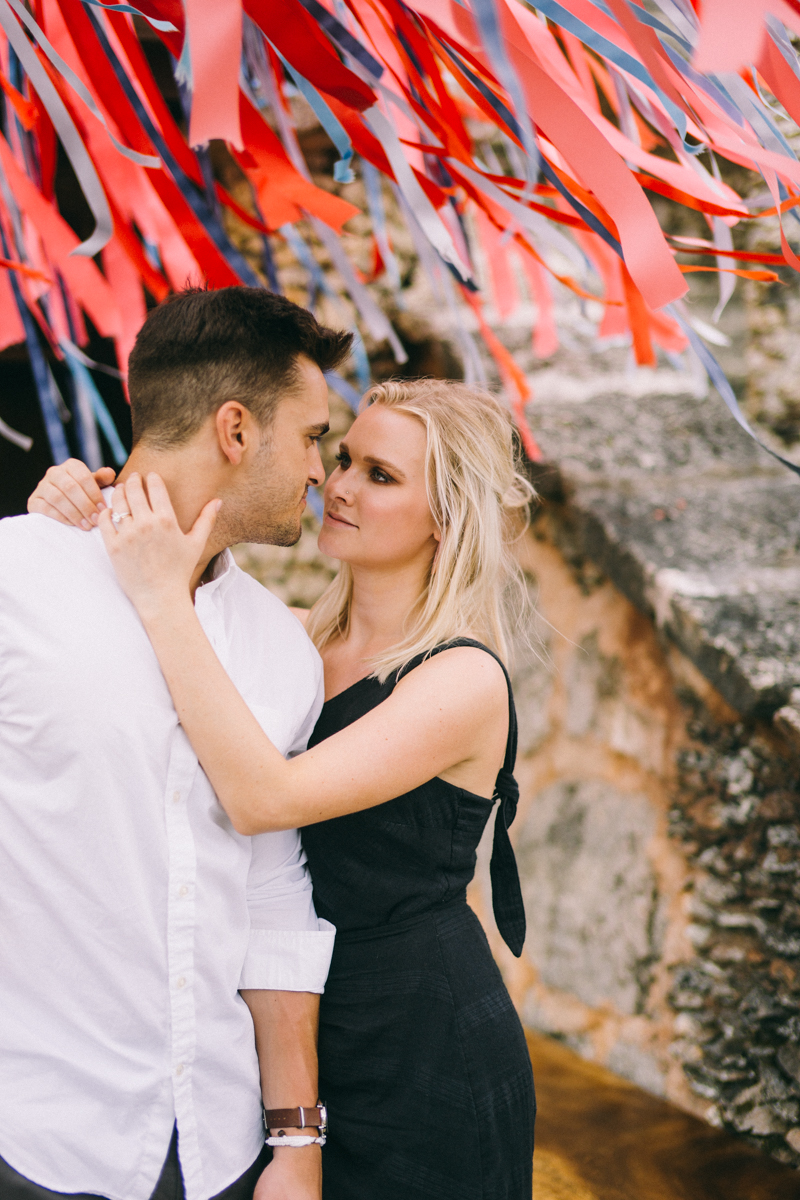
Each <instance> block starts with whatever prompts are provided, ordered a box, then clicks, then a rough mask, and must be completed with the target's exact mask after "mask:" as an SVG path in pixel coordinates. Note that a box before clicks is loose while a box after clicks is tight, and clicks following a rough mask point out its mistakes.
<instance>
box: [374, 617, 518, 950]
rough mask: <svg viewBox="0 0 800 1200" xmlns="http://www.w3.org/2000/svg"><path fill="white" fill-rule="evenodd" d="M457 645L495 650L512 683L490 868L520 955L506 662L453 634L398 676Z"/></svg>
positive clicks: (508, 938) (503, 919)
mask: <svg viewBox="0 0 800 1200" xmlns="http://www.w3.org/2000/svg"><path fill="white" fill-rule="evenodd" d="M457 646H474V647H475V649H477V650H485V652H486V653H487V654H491V656H492V658H494V659H495V660H496V661H497V662H498V663H499V664H500V666H501V667H502V669H503V674H504V675H505V677H506V684H507V686H508V739H507V741H506V756H505V759H504V761H503V765H502V767H501V768H500V770H499V772H498V775H497V780H496V782H495V785H494V794H495V796H496V797H497V799H498V801H499V803H498V805H497V814H496V816H495V821H494V840H493V843H492V861H491V864H490V868H489V870H490V875H491V880H492V909H493V910H494V919H495V921H496V923H497V928H498V930H499V931H500V934H501V936H502V938H503V941H504V942H505V943H506V945H507V946H508V948H509V950H510V951H511V953H512V954H513V955H514V956H515V957H516V958H519V956H520V954H522V946H523V943H524V941H525V905H524V904H523V901H522V888H521V886H520V881H519V871H518V869H517V860H516V858H515V856H514V849H513V847H512V845H511V840H510V838H509V836H508V830H509V828H510V826H511V823H512V821H513V820H514V817H515V816H516V815H517V805H518V803H519V785H518V784H517V781H516V779H515V778H514V764H515V762H516V758H517V710H516V707H515V705H514V693H513V691H512V688H511V679H510V676H509V674H508V671H507V669H506V665H505V663H504V662H503V660H502V659H501V658H500V657H499V655H497V654H495V652H494V650H490V649H489V647H488V646H484V644H483V643H482V642H476V641H473V640H472V639H471V638H453V640H452V641H449V642H442V644H441V645H439V646H435V647H434V648H433V650H430V651H428V652H427V653H425V654H418V655H417V656H416V657H415V658H412V659H411V661H410V662H408V663H406V665H405V666H404V667H401V668H400V670H399V671H398V673H397V679H398V680H399V679H401V678H402V676H403V675H406V674H407V673H408V672H409V671H413V669H414V668H415V667H418V666H420V664H421V663H423V662H425V660H426V659H427V658H430V657H432V655H434V654H441V652H442V651H443V650H454V649H455V648H456V647H457Z"/></svg>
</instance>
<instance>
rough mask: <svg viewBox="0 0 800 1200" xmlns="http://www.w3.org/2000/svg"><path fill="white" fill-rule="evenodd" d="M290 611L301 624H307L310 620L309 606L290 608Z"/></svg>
mask: <svg viewBox="0 0 800 1200" xmlns="http://www.w3.org/2000/svg"><path fill="white" fill-rule="evenodd" d="M289 612H290V613H294V615H295V616H296V617H297V619H298V621H299V622H300V624H301V625H303V626H305V624H306V622H307V621H308V614H309V609H307V608H290V609H289Z"/></svg>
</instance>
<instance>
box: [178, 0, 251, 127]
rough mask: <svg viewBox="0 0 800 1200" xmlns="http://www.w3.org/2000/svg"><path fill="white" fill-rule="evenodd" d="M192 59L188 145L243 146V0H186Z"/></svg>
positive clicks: (187, 34)
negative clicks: (219, 140) (215, 142)
mask: <svg viewBox="0 0 800 1200" xmlns="http://www.w3.org/2000/svg"><path fill="white" fill-rule="evenodd" d="M184 4H185V6H186V34H185V37H186V39H187V41H188V43H189V54H190V58H191V64H192V67H191V72H192V74H191V78H192V82H191V87H192V116H191V120H190V122H189V145H190V146H204V145H206V143H208V142H209V141H211V139H212V138H222V139H224V140H225V141H226V142H229V143H230V144H231V145H232V146H235V147H236V149H237V150H243V149H244V144H243V142H242V131H241V128H240V125H239V65H240V62H241V57H242V0H184Z"/></svg>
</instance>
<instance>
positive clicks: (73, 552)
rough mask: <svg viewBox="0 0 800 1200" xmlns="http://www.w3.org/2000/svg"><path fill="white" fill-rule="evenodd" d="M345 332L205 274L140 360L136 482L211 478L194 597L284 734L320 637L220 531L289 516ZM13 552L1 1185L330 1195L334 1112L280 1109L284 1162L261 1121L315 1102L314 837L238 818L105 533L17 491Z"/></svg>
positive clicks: (4, 539) (318, 473) (294, 521)
mask: <svg viewBox="0 0 800 1200" xmlns="http://www.w3.org/2000/svg"><path fill="white" fill-rule="evenodd" d="M350 338H351V335H349V334H342V333H338V332H335V331H333V330H330V329H326V328H324V327H322V326H320V325H318V323H317V322H316V321H315V320H314V318H313V317H312V316H311V314H310V313H308V312H306V311H305V310H303V309H301V308H299V307H298V306H297V305H294V304H292V303H290V302H289V301H287V300H285V299H283V298H282V297H279V296H274V295H272V294H270V293H268V292H265V291H261V290H258V289H249V288H228V289H222V290H219V291H215V292H204V291H190V292H187V293H185V294H183V295H180V296H177V297H174V298H173V299H172V300H170V301H168V302H167V303H166V304H164V305H162V306H161V307H160V308H157V309H155V310H154V311H153V312H152V313H151V314H150V316H149V317H148V320H147V321H146V323H145V325H144V327H143V328H142V331H141V333H140V335H139V338H138V340H137V343H136V347H135V349H134V351H133V353H132V355H131V360H130V373H129V387H130V397H131V410H132V419H133V434H134V448H133V451H132V453H131V457H130V459H129V460H128V463H127V464H126V466H125V468H124V469H123V471H122V472H121V475H120V480H121V481H124V479H125V478H126V476H127V475H129V474H130V473H132V472H134V471H138V472H139V473H141V475H142V476H143V477H144V476H146V474H147V472H148V471H157V472H158V473H159V474H160V475H161V476H162V477H163V479H164V481H165V483H166V485H167V487H168V489H169V493H170V496H171V499H172V502H173V504H174V506H175V510H176V512H177V514H178V518H179V520H180V521H181V523H182V525H183V526H184V527H185V528H186V529H188V528H190V527H191V525H192V523H193V522H194V520H195V519H196V517H197V515H198V513H199V512H200V510H201V509H202V508H203V507H204V505H205V504H206V503H207V502H208V501H209V500H210V499H212V498H213V497H219V498H220V499H221V500H222V501H223V504H222V510H221V512H220V515H219V519H218V520H217V523H216V527H215V529H214V532H213V534H212V539H211V540H210V542H209V544H208V545H207V547H206V552H205V554H204V556H203V561H202V562H201V563H199V564H198V568H197V572H196V576H195V579H194V580H193V589H195V604H196V608H197V612H198V615H199V617H200V620H201V622H202V624H203V627H204V629H205V630H206V632H207V634H208V636H209V638H210V639H211V641H212V643H213V645H214V647H215V649H216V651H217V653H218V655H219V657H220V658H221V660H222V661H223V663H224V665H225V666H226V668H227V670H228V671H229V673H230V675H231V677H232V678H233V680H234V682H235V683H236V684H237V686H238V687H239V689H240V691H241V693H242V695H243V696H244V697H245V699H246V701H247V702H248V704H249V705H250V707H251V708H252V711H253V712H254V714H255V715H256V717H257V719H258V720H259V721H260V722H261V724H262V725H263V727H264V729H265V730H266V731H267V732H268V734H269V736H270V737H271V738H272V739H273V740H274V741H275V742H276V743H277V744H278V745H279V746H280V747H281V749H282V750H283V751H284V753H286V754H294V753H298V752H299V751H301V750H302V749H304V747H305V744H306V741H307V738H308V736H309V734H310V732H311V730H312V728H313V726H314V723H315V720H316V717H317V715H318V713H319V710H320V707H321V703H322V671H321V663H320V660H319V656H318V655H317V653H316V651H315V650H314V649H313V647H312V645H311V643H310V642H309V641H308V639H307V638H306V636H305V633H304V632H303V630H302V628H301V626H300V624H299V623H298V622H297V621H296V620H295V618H294V617H293V616H292V615H291V614H290V613H289V611H288V610H287V609H286V608H285V607H284V606H283V605H282V604H281V603H280V602H279V601H277V600H276V599H275V598H274V597H272V596H271V595H270V594H269V593H268V592H267V591H266V590H265V589H263V588H261V587H260V586H259V585H258V584H257V583H255V582H254V581H253V580H252V579H250V578H249V577H248V576H246V575H244V574H243V573H242V572H241V571H239V570H238V569H237V567H236V566H235V564H234V562H233V559H232V557H231V555H230V551H229V550H228V549H227V547H228V546H230V545H232V544H234V543H236V542H240V541H251V542H270V543H273V544H277V545H292V544H294V543H295V542H296V541H297V540H298V538H299V536H300V518H301V513H302V510H303V507H304V504H305V494H306V491H307V488H308V486H309V484H316V483H318V482H320V481H321V479H322V477H323V470H322V464H321V462H320V458H319V452H318V448H317V440H318V438H319V437H320V436H321V435H322V434H323V433H325V431H326V430H327V427H328V425H327V423H328V410H327V386H326V383H325V379H324V375H323V372H324V371H327V370H330V369H332V368H333V367H335V366H336V365H338V364H339V363H340V362H341V361H342V360H343V359H344V357H345V356H346V355H347V353H348V351H349V347H350ZM45 490H46V489H45ZM110 496H111V492H110V490H107V491H106V492H105V493H104V497H105V500H104V501H101V503H104V502H108V503H110ZM34 507H35V505H34ZM45 507H46V506H45V505H43V506H42V507H41V509H40V511H44V508H45ZM123 519H124V518H123ZM0 562H2V564H3V568H2V573H0V910H1V911H0V1156H1V1158H0V1196H2V1200H23V1198H24V1200H53V1198H54V1197H57V1196H63V1195H64V1194H65V1193H66V1194H68V1195H70V1196H73V1197H75V1196H76V1195H77V1196H79V1197H83V1196H87V1195H92V1196H101V1197H107V1198H108V1200H150V1198H151V1197H152V1198H153V1200H176V1198H177V1200H180V1198H181V1197H183V1196H184V1195H185V1197H186V1200H208V1198H209V1197H214V1196H220V1197H225V1200H249V1198H250V1197H252V1196H253V1195H254V1188H255V1197H256V1198H257V1200H318V1197H319V1194H320V1174H321V1171H320V1148H319V1145H318V1144H316V1142H313V1143H312V1142H311V1141H310V1139H311V1138H312V1137H313V1138H314V1139H316V1138H317V1136H318V1134H319V1128H318V1126H319V1125H320V1122H321V1115H319V1114H318V1115H314V1113H313V1112H312V1113H307V1114H303V1115H302V1117H301V1116H300V1115H298V1117H297V1118H294V1117H291V1118H289V1117H287V1116H285V1115H284V1116H280V1117H273V1118H272V1119H271V1121H270V1124H271V1125H272V1132H273V1133H274V1134H277V1133H278V1131H279V1128H280V1129H282V1130H285V1131H286V1133H287V1134H288V1135H290V1136H292V1135H294V1136H301V1137H306V1138H307V1139H308V1142H307V1143H306V1144H304V1145H302V1146H299V1147H298V1146H294V1145H292V1144H291V1143H289V1144H288V1145H286V1146H282V1147H280V1148H279V1149H277V1150H276V1151H275V1153H274V1156H273V1157H272V1158H271V1161H270V1152H269V1151H268V1150H265V1149H264V1145H263V1144H264V1132H263V1128H262V1121H261V1117H262V1110H261V1103H262V1099H263V1105H264V1108H265V1109H266V1110H277V1109H288V1108H293V1109H294V1110H295V1111H296V1110H297V1109H298V1107H299V1106H302V1107H304V1108H306V1109H312V1110H315V1106H316V1105H317V1103H318V1096H317V1091H316V1045H315V1039H316V1016H317V1009H318V1004H319V993H320V992H321V991H322V989H323V985H324V981H325V977H326V975H327V971H328V965H329V961H330V954H331V950H332V943H333V930H332V928H331V927H330V926H326V923H325V922H322V921H319V920H318V919H317V917H316V914H315V912H314V908H313V903H312V899H311V885H310V881H309V878H308V874H307V869H306V866H305V858H304V856H303V854H302V850H301V847H300V841H299V835H298V834H297V831H290V832H286V833H275V834H264V835H261V836H259V837H256V838H246V837H242V836H240V835H238V834H237V833H236V832H235V831H234V830H233V828H232V826H231V824H230V822H229V820H228V818H227V817H226V815H225V813H224V812H223V810H222V808H221V807H220V805H219V804H218V802H217V800H216V797H215V795H214V793H213V791H212V788H211V785H210V784H209V782H208V780H207V778H206V777H205V775H204V774H203V772H202V770H201V769H200V767H199V765H198V762H197V758H196V756H195V755H194V752H193V751H192V749H191V746H190V745H189V742H188V740H187V738H186V737H185V735H184V733H183V731H182V730H181V728H180V726H179V725H178V722H177V717H176V714H175V711H174V708H173V706H172V702H171V700H170V696H169V692H168V690H167V688H166V685H165V683H164V680H163V678H162V676H161V673H160V671H159V668H158V664H157V661H156V659H155V656H154V654H153V652H152V649H151V647H150V644H149V642H148V640H147V638H146V636H145V634H144V630H143V629H142V626H141V624H140V623H139V620H138V618H137V616H136V614H135V612H134V610H133V608H132V606H131V605H130V604H129V602H128V600H127V599H126V597H125V595H124V594H123V592H122V590H121V589H120V587H119V586H118V584H117V582H116V579H115V576H114V572H113V570H112V568H111V564H110V562H109V560H108V558H107V555H106V553H105V549H104V547H103V542H102V539H101V536H100V533H99V531H97V530H95V531H93V532H92V533H90V534H88V535H87V534H86V533H82V532H81V531H79V530H76V529H69V528H65V527H64V526H63V525H59V524H57V523H56V522H55V521H52V520H49V519H46V518H45V517H44V516H41V515H32V516H25V517H14V518H11V519H8V520H5V521H2V522H0ZM259 1068H260V1083H259ZM315 1111H316V1110H315ZM314 1121H316V1124H313V1122H314ZM301 1125H304V1126H305V1127H303V1128H299V1127H298V1126H301Z"/></svg>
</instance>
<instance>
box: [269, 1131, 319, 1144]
mask: <svg viewBox="0 0 800 1200" xmlns="http://www.w3.org/2000/svg"><path fill="white" fill-rule="evenodd" d="M267 1145H268V1146H324V1145H325V1134H324V1133H323V1134H322V1136H321V1137H306V1136H304V1135H302V1134H284V1135H283V1137H268V1138H267Z"/></svg>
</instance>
